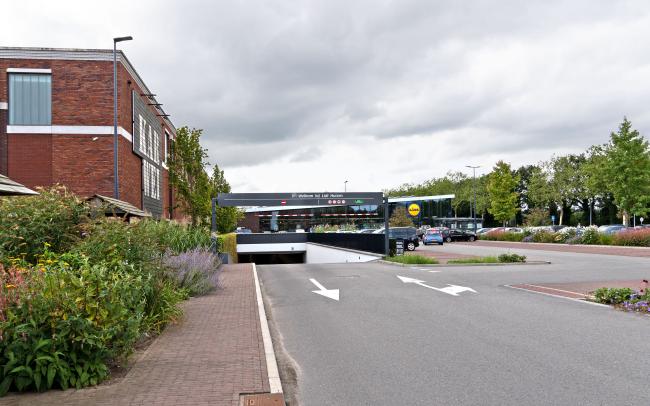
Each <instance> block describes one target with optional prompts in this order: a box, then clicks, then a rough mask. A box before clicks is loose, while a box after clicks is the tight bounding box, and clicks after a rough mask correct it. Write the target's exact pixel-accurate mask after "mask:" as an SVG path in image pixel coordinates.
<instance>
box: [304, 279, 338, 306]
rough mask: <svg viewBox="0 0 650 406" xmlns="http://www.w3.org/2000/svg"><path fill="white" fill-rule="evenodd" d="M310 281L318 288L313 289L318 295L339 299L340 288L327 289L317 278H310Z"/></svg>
mask: <svg viewBox="0 0 650 406" xmlns="http://www.w3.org/2000/svg"><path fill="white" fill-rule="evenodd" d="M309 281H310V282H311V283H313V284H314V285H316V287H317V288H318V290H312V292H313V293H316V294H317V295H321V296H325V297H328V298H330V299H334V300H336V301H337V302H338V300H339V290H338V289H325V286H323V285H321V284H320V283H318V281H317V280H316V279H313V278H310V279H309Z"/></svg>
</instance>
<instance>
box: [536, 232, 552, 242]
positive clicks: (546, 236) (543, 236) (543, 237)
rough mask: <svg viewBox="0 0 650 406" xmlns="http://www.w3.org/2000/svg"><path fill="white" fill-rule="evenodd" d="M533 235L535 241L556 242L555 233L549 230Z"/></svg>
mask: <svg viewBox="0 0 650 406" xmlns="http://www.w3.org/2000/svg"><path fill="white" fill-rule="evenodd" d="M532 237H533V242H545V243H553V242H556V240H555V233H551V232H549V231H539V232H536V233H534V234H533V235H532Z"/></svg>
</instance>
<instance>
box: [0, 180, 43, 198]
mask: <svg viewBox="0 0 650 406" xmlns="http://www.w3.org/2000/svg"><path fill="white" fill-rule="evenodd" d="M37 194H38V192H35V191H33V190H31V189H29V188H26V187H25V186H23V185H21V184H20V183H18V182H14V181H13V180H11V179H9V178H8V177H6V176H4V175H0V196H21V195H37Z"/></svg>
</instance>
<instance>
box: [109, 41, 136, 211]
mask: <svg viewBox="0 0 650 406" xmlns="http://www.w3.org/2000/svg"><path fill="white" fill-rule="evenodd" d="M132 39H133V37H131V36H128V37H117V38H113V178H114V179H113V180H114V183H113V188H114V190H113V195H114V197H115V198H116V199H119V198H120V183H119V180H118V174H119V173H118V169H117V164H118V162H117V143H118V139H117V43H118V42H122V41H131V40H132Z"/></svg>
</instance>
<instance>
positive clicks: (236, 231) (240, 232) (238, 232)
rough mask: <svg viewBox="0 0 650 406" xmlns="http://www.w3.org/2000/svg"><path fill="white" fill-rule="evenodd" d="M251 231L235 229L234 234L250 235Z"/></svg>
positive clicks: (242, 228)
mask: <svg viewBox="0 0 650 406" xmlns="http://www.w3.org/2000/svg"><path fill="white" fill-rule="evenodd" d="M252 232H253V231H252V230H251V229H250V228H246V227H237V229H236V230H235V233H237V234H251V233H252Z"/></svg>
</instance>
